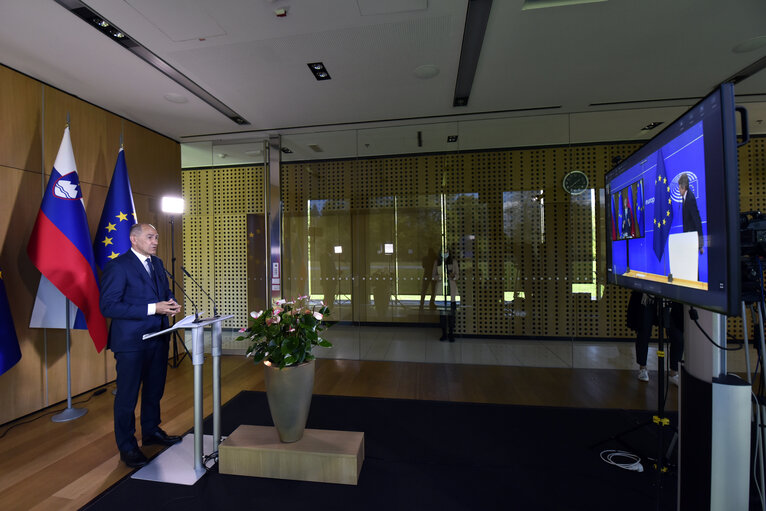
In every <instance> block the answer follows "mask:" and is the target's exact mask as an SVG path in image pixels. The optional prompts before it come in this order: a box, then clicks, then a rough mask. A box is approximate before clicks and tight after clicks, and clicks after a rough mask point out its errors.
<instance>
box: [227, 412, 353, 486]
mask: <svg viewBox="0 0 766 511" xmlns="http://www.w3.org/2000/svg"><path fill="white" fill-rule="evenodd" d="M363 461H364V433H360V432H356V431H332V430H323V429H307V430H306V431H305V433H304V434H303V438H301V439H300V440H298V441H297V442H293V443H290V444H284V443H282V442H280V441H279V435H278V434H277V430H276V428H273V427H267V426H251V425H247V424H243V425H241V426H239V427H238V428H237V429H236V430H234V432H233V433H232V434H231V435H229V436H228V437H227V438H226V440H224V441H223V442H221V445H220V446H219V447H218V471H219V472H220V473H221V474H234V475H243V476H256V477H270V478H274V479H292V480H297V481H315V482H320V483H339V484H354V485H355V484H357V481H358V480H359V472H361V470H362V462H363Z"/></svg>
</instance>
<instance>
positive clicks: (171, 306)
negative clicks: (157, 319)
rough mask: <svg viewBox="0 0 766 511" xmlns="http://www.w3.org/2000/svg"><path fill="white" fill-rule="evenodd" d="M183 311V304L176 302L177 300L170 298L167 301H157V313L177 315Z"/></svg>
mask: <svg viewBox="0 0 766 511" xmlns="http://www.w3.org/2000/svg"><path fill="white" fill-rule="evenodd" d="M179 312H181V306H180V305H178V304H177V303H176V301H175V300H168V301H166V302H157V309H156V314H164V315H165V316H175V315H176V314H178V313H179Z"/></svg>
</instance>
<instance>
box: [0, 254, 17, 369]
mask: <svg viewBox="0 0 766 511" xmlns="http://www.w3.org/2000/svg"><path fill="white" fill-rule="evenodd" d="M19 360H21V349H20V348H19V339H18V337H16V328H14V326H13V317H11V308H10V306H9V305H8V296H7V295H6V294H5V283H4V282H3V270H2V269H0V374H3V373H4V372H6V371H7V370H8V369H10V368H11V367H13V366H14V364H16V362H18V361H19Z"/></svg>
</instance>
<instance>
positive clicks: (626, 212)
mask: <svg viewBox="0 0 766 511" xmlns="http://www.w3.org/2000/svg"><path fill="white" fill-rule="evenodd" d="M632 217H633V215H632V214H631V211H630V204H628V196H627V195H625V194H623V196H622V237H623V238H632V237H633V229H632V225H633V218H632Z"/></svg>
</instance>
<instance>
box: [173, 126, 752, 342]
mask: <svg viewBox="0 0 766 511" xmlns="http://www.w3.org/2000/svg"><path fill="white" fill-rule="evenodd" d="M639 145H640V144H609V145H606V144H604V145H593V146H577V147H550V148H532V149H514V150H498V151H484V152H474V153H456V154H438V155H417V156H402V157H386V158H369V159H359V160H340V161H327V162H311V163H290V164H283V165H282V168H281V189H282V201H283V264H284V278H285V280H284V284H283V285H284V290H285V296H297V295H301V294H308V293H309V292H311V294H312V298H316V299H324V300H325V301H326V302H329V303H331V304H332V306H333V316H334V317H333V319H335V320H343V321H362V322H425V323H429V322H430V323H436V322H437V321H438V315H437V313H436V312H435V311H433V310H430V309H429V307H428V302H429V298H430V295H431V291H430V285H429V284H426V285H424V282H427V281H424V279H426V278H428V277H429V276H430V271H429V269H427V268H424V265H425V262H424V260H425V259H427V254H428V252H429V250H433V251H436V252H439V251H441V250H442V249H443V245H446V246H447V247H450V248H451V251H452V253H453V254H457V256H458V260H459V263H460V269H461V276H460V279H459V282H458V294H459V295H460V306H459V307H458V310H457V333H459V334H466V335H488V336H523V337H554V338H598V339H607V338H632V337H633V335H634V334H633V332H632V331H630V330H628V329H627V328H626V326H625V309H626V304H627V300H628V295H629V292H628V291H627V290H626V289H624V288H620V287H617V286H612V285H607V284H606V281H605V267H604V251H605V248H604V238H605V233H604V228H603V223H604V222H603V215H604V206H603V201H604V198H603V196H602V194H603V192H602V191H601V190H600V188H601V186H602V184H603V182H604V174H605V173H606V172H607V171H608V170H610V169H611V168H612V167H613V161H614V158H615V157H618V156H619V157H622V158H624V157H626V156H628V155H629V154H631V153H632V152H633V151H634V150H636V149H637V148H638V147H639ZM764 168H766V139H763V138H756V139H753V140H752V141H751V142H750V144H749V145H747V146H745V147H743V148H741V149H740V175H741V177H740V183H741V210H748V209H764V207H763V206H762V205H763V204H765V203H766V172H763V169H764ZM572 169H577V170H582V171H583V172H585V173H586V174H587V175H588V178H589V180H590V183H591V187H592V188H591V189H590V190H587V191H586V192H584V193H582V194H580V195H577V196H571V195H569V194H567V193H566V192H565V191H564V190H563V188H562V186H561V181H562V179H563V177H564V175H565V174H566V173H567V172H568V171H569V170H572ZM262 187H263V168H261V167H258V168H252V167H250V168H233V169H215V170H209V169H208V170H199V171H187V172H184V194H185V196H187V200H189V202H190V206H189V213H188V214H187V215H185V216H184V222H185V229H184V242H185V246H186V247H187V252H186V254H187V255H186V261H187V266H188V267H190V268H194V270H195V272H196V273H198V274H200V275H202V276H203V277H202V282H205V283H206V284H207V285H211V286H214V289H215V290H216V294H217V296H221V297H225V298H222V299H221V300H220V301H221V305H222V307H221V308H224V309H226V310H227V312H233V313H235V314H237V315H238V316H242V317H244V316H246V312H247V310H246V308H245V307H244V304H245V303H246V299H244V298H243V297H246V288H245V287H244V286H243V285H242V283H243V282H244V281H245V276H244V273H243V272H244V268H245V264H246V261H245V258H246V250H245V243H244V236H245V235H246V233H245V229H246V228H245V226H246V218H245V215H246V214H247V212H250V211H252V212H260V213H262V212H263V202H262V200H261V198H262V196H263V190H262ZM205 190H206V191H205ZM211 231H212V232H211ZM386 244H391V245H393V247H394V251H393V253H387V252H386V250H385V246H386ZM205 247H207V248H205ZM212 247H214V248H212ZM336 247H339V249H336ZM337 250H340V252H337ZM214 263H215V264H214ZM218 263H220V264H218ZM187 289H193V288H192V287H191V286H189V287H187ZM443 292H444V290H443V289H437V290H436V294H437V295H440V294H443ZM193 297H194V298H195V300H196V299H197V298H198V296H197V294H194V295H193ZM199 300H200V301H201V302H203V303H204V301H205V300H204V297H199ZM421 303H422V304H423V306H421ZM729 330H730V336H732V337H735V338H740V337H741V335H742V326H741V320H739V319H738V318H732V319H729Z"/></svg>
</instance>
